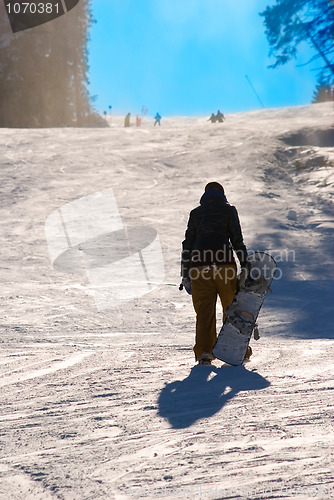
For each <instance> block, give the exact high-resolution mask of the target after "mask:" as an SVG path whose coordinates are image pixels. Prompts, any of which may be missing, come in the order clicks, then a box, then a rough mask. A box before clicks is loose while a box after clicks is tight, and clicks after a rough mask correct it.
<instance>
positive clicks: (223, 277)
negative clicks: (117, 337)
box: [181, 182, 247, 364]
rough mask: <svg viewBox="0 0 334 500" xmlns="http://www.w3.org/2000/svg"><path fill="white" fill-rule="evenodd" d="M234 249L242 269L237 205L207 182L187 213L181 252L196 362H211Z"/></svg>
mask: <svg viewBox="0 0 334 500" xmlns="http://www.w3.org/2000/svg"><path fill="white" fill-rule="evenodd" d="M233 250H234V251H235V253H236V255H237V257H238V259H239V262H240V265H241V268H242V269H243V268H244V269H246V268H247V249H246V246H245V244H244V241H243V235H242V230H241V226H240V221H239V216H238V212H237V209H236V208H235V207H234V206H232V205H230V204H229V203H228V201H227V199H226V196H225V193H224V188H223V186H222V185H221V184H220V183H219V182H209V183H208V184H207V185H206V186H205V192H204V194H203V196H202V197H201V200H200V206H198V207H197V208H195V209H194V210H192V211H191V212H190V216H189V220H188V226H187V229H186V232H185V239H184V241H183V242H182V256H181V276H182V285H181V287H182V286H183V287H184V288H185V289H186V291H187V292H188V293H190V294H191V295H192V301H193V306H194V310H195V312H196V339H195V346H194V348H193V349H194V353H195V359H196V361H198V362H199V364H211V361H212V360H213V359H214V356H213V355H212V348H213V346H214V344H215V342H216V339H217V331H216V302H217V296H219V297H220V300H221V303H222V307H223V312H224V311H225V310H226V308H227V307H228V306H230V305H231V304H232V302H233V298H234V295H235V293H236V291H237V281H238V280H237V266H236V262H235V259H234V255H233ZM223 319H224V316H223Z"/></svg>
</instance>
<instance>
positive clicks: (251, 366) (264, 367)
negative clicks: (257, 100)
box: [0, 103, 334, 500]
mask: <svg viewBox="0 0 334 500" xmlns="http://www.w3.org/2000/svg"><path fill="white" fill-rule="evenodd" d="M332 125H333V106H332V104H331V103H325V104H321V105H312V106H306V107H298V108H286V109H282V108H281V109H274V110H264V111H254V112H250V113H239V114H235V115H227V116H226V121H225V122H224V123H223V124H211V123H210V122H208V121H207V118H206V117H202V118H187V117H184V118H182V117H178V118H166V119H164V118H163V119H162V126H161V128H157V127H155V128H154V127H153V120H152V119H149V118H145V120H144V123H143V126H142V127H141V128H135V127H131V128H129V129H125V128H124V127H123V126H122V118H121V117H120V118H117V117H114V118H113V121H112V124H111V127H110V128H108V129H94V130H93V129H80V130H78V129H74V130H73V129H52V130H6V129H2V130H0V150H1V157H0V158H1V159H0V164H1V170H0V174H1V183H0V192H1V228H2V230H1V240H0V243H1V254H2V258H1V275H2V321H1V342H2V345H1V347H2V348H1V354H0V373H1V378H0V386H1V393H0V398H1V407H2V412H1V417H0V419H1V435H0V442H1V456H0V498H1V500H5V499H6V500H7V499H28V500H30V499H34V500H39V499H41V500H44V499H52V498H54V499H57V498H59V499H66V500H67V499H71V500H72V499H73V500H74V499H76V500H81V499H87V500H88V499H89V500H91V499H93V498H94V499H113V498H116V499H128V498H132V497H134V496H136V495H137V496H139V495H142V496H143V497H146V498H159V497H160V498H163V497H170V498H173V497H174V498H182V497H184V498H187V497H193V498H210V499H218V498H239V497H242V498H292V497H293V498H295V497H297V498H303V499H308V498H311V497H312V496H313V497H314V496H315V497H316V498H320V499H325V498H326V499H327V498H332V497H333V496H334V482H333V454H332V450H333V425H332V422H333V421H332V418H333V412H332V410H333V407H332V403H333V398H332V392H333V368H332V366H333V356H334V352H333V351H334V350H333V337H334V335H333V319H332V315H333V280H334V275H333V267H332V266H333V229H334V220H333V205H332V203H333V182H334V176H333V165H334V129H333V127H332ZM210 180H217V181H219V182H221V183H222V184H223V185H224V187H225V191H226V194H227V197H228V199H229V201H230V203H232V204H235V205H236V206H237V208H238V211H239V216H240V219H241V223H242V227H243V232H244V236H245V242H246V244H247V246H248V248H249V249H254V250H267V251H270V252H271V253H272V254H273V255H274V256H275V257H276V259H277V261H278V266H279V273H278V275H277V278H279V279H276V280H275V281H274V282H273V284H272V291H273V293H272V295H269V294H268V296H267V298H266V300H265V304H264V306H263V309H262V310H261V313H260V317H259V327H260V333H262V336H261V339H260V341H259V342H257V343H255V342H254V341H252V346H253V350H254V355H253V357H252V359H251V361H250V362H249V363H248V364H247V365H245V366H243V367H237V368H236V367H230V366H228V365H223V364H222V363H221V362H219V361H216V362H215V366H213V367H198V366H194V358H193V353H192V346H193V339H194V313H193V309H192V304H191V299H190V297H189V296H188V295H186V294H185V293H184V292H182V293H181V292H179V290H178V288H177V286H176V285H178V283H179V257H180V248H181V241H182V239H183V236H184V231H185V227H186V223H187V219H188V214H189V211H190V210H191V209H192V208H194V207H195V206H196V205H197V204H198V200H199V198H200V196H201V194H202V192H203V188H204V186H205V184H206V183H207V182H208V181H210ZM106 189H109V190H110V189H111V190H112V192H113V194H114V197H115V202H116V203H117V207H118V211H119V215H120V217H121V220H122V224H123V225H124V227H128V228H136V227H137V228H138V227H141V228H146V229H147V228H149V230H150V231H151V233H150V231H148V232H147V231H146V233H145V230H144V233H145V235H146V236H147V234H152V231H153V230H154V231H155V232H156V234H157V235H158V237H159V241H160V243H161V248H162V253H163V261H164V267H165V277H164V281H163V283H162V284H161V285H159V286H158V285H157V286H156V287H154V288H155V289H154V290H153V291H151V292H150V293H148V294H146V295H142V296H138V297H137V298H135V299H133V300H128V301H126V302H124V303H122V304H120V305H117V307H112V304H111V307H109V308H106V309H104V310H98V308H97V306H96V302H95V301H94V298H93V295H92V291H91V288H90V283H89V279H88V277H87V275H86V274H85V273H81V274H73V273H72V274H69V273H67V272H65V267H64V266H63V268H61V266H60V268H59V266H58V268H56V267H55V268H53V267H52V264H51V262H50V257H49V250H50V249H49V248H48V244H47V239H46V233H45V223H46V221H47V219H48V217H49V216H50V214H52V213H56V214H57V213H60V211H59V209H60V207H63V206H64V205H67V206H68V204H69V203H71V202H73V201H75V200H78V199H80V198H83V197H90V196H91V195H94V196H98V193H101V192H102V193H103V192H105V190H106ZM96 193H97V195H96ZM85 199H87V198H85ZM88 215H89V214H88ZM146 236H145V237H146ZM144 239H145V238H144ZM99 241H102V240H96V241H95V244H96V245H95V246H96V248H97V247H98V244H99V243H98V242H99ZM100 244H101V245H102V243H100ZM104 244H105V241H104ZM49 246H50V245H49ZM96 248H95V249H96ZM97 249H98V250H101V252H102V249H99V248H97ZM137 280H138V276H137V275H136V272H133V270H132V269H131V267H130V268H129V271H128V272H127V273H126V276H125V278H124V293H125V295H126V294H127V293H128V291H130V290H134V289H135V287H136V283H137Z"/></svg>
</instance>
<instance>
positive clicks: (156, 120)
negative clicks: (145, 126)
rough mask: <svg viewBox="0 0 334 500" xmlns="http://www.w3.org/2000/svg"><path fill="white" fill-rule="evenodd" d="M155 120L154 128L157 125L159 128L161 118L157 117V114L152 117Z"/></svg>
mask: <svg viewBox="0 0 334 500" xmlns="http://www.w3.org/2000/svg"><path fill="white" fill-rule="evenodd" d="M154 119H155V122H154V126H156V124H157V123H158V125H159V126H160V125H161V123H160V120H161V116H160V115H159V113H157V114H156V115H155V117H154Z"/></svg>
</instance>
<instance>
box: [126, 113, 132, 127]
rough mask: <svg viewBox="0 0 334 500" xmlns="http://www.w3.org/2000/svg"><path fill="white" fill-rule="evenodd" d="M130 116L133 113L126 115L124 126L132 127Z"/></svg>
mask: <svg viewBox="0 0 334 500" xmlns="http://www.w3.org/2000/svg"><path fill="white" fill-rule="evenodd" d="M130 117H131V113H128V114H127V115H126V117H125V118H124V127H130Z"/></svg>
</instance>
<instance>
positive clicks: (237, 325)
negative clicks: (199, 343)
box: [212, 252, 277, 366]
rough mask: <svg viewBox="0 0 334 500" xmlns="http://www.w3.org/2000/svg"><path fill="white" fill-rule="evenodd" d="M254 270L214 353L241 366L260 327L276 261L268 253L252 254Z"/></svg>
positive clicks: (231, 308)
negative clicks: (261, 311) (257, 326)
mask: <svg viewBox="0 0 334 500" xmlns="http://www.w3.org/2000/svg"><path fill="white" fill-rule="evenodd" d="M249 261H250V269H249V273H248V277H247V279H246V280H244V283H240V289H239V291H238V292H237V293H236V295H235V297H234V300H233V302H232V304H231V305H230V306H229V307H228V308H226V311H225V321H224V324H223V326H222V328H221V330H220V333H219V335H218V337H217V341H216V343H215V345H214V348H213V349H212V354H213V355H214V356H215V357H216V358H218V359H220V360H221V361H224V362H225V363H228V364H230V365H236V366H237V365H241V364H242V363H243V361H244V358H245V354H246V351H247V347H248V344H249V341H250V338H251V336H252V333H253V330H254V329H255V328H256V320H257V317H258V315H259V312H260V309H261V306H262V304H263V301H264V299H265V296H266V293H267V292H268V290H269V287H270V284H271V282H272V279H273V277H274V274H275V271H276V267H277V266H276V262H275V260H274V259H273V257H271V255H269V254H268V253H265V252H254V253H252V254H250V255H249Z"/></svg>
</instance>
